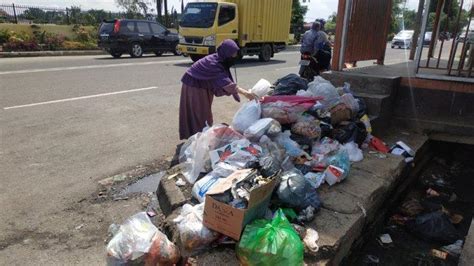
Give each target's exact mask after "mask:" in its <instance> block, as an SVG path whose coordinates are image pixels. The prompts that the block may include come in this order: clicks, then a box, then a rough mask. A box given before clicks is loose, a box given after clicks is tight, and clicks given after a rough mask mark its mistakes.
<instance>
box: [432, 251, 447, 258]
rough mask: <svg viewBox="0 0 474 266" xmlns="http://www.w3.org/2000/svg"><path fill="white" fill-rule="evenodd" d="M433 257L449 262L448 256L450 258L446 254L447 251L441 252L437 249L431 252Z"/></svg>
mask: <svg viewBox="0 0 474 266" xmlns="http://www.w3.org/2000/svg"><path fill="white" fill-rule="evenodd" d="M431 255H432V256H433V257H436V258H439V259H442V260H447V259H448V256H449V253H448V252H446V251H441V250H437V249H432V250H431Z"/></svg>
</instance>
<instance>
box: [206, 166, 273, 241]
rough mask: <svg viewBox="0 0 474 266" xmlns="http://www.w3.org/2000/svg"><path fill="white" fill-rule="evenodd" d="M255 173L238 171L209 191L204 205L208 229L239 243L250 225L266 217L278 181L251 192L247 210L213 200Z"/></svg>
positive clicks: (247, 170) (249, 170)
mask: <svg viewBox="0 0 474 266" xmlns="http://www.w3.org/2000/svg"><path fill="white" fill-rule="evenodd" d="M253 173H254V171H253V170H251V169H244V170H239V171H236V172H234V173H233V174H232V175H230V176H229V177H227V178H223V179H222V180H220V182H219V184H216V185H215V186H214V187H213V188H212V189H211V190H210V191H208V193H207V195H206V200H205V204H204V220H203V223H204V225H205V226H206V227H207V228H209V229H212V230H214V231H217V232H219V233H222V234H224V235H226V236H229V237H231V238H233V239H235V240H237V241H238V240H239V239H240V235H241V234H242V231H243V229H244V228H245V226H246V225H247V224H248V223H250V222H252V221H253V220H255V219H258V218H262V217H263V216H264V215H265V212H266V210H267V208H268V205H269V203H270V199H271V196H272V193H273V190H274V189H275V186H276V185H277V180H276V179H273V180H272V181H270V182H269V183H267V184H265V185H263V186H260V187H258V188H255V189H253V190H252V191H250V198H249V203H248V207H247V209H237V208H234V207H232V206H231V205H229V204H227V203H223V202H220V201H217V200H215V199H214V198H213V195H218V194H222V193H223V192H225V191H227V190H229V189H230V188H231V187H232V182H233V180H237V182H240V181H242V180H243V179H245V178H246V177H247V176H248V175H250V174H253Z"/></svg>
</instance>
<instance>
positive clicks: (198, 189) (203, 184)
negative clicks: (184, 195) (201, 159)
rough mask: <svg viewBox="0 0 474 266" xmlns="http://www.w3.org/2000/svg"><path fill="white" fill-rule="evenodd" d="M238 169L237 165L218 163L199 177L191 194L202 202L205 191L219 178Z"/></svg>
mask: <svg viewBox="0 0 474 266" xmlns="http://www.w3.org/2000/svg"><path fill="white" fill-rule="evenodd" d="M236 170H239V168H238V167H235V166H232V165H230V164H227V163H218V164H217V165H216V167H215V169H214V170H213V171H212V172H210V173H209V174H207V175H206V176H204V177H203V178H201V179H199V180H198V181H197V182H196V183H195V184H194V186H193V190H192V195H193V197H194V198H195V199H197V200H198V201H199V202H204V199H205V197H206V194H207V192H208V191H209V190H210V189H211V188H212V187H213V186H214V185H215V184H216V183H217V181H218V180H219V179H220V178H224V177H228V176H229V175H230V174H232V173H233V172H235V171H236Z"/></svg>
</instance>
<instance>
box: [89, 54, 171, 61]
mask: <svg viewBox="0 0 474 266" xmlns="http://www.w3.org/2000/svg"><path fill="white" fill-rule="evenodd" d="M163 57H165V58H166V57H178V56H176V55H174V54H164V55H161V56H156V55H154V54H147V55H143V56H142V57H131V56H129V55H124V56H123V57H120V58H113V57H112V56H107V57H97V58H94V59H95V60H130V59H135V60H140V59H147V58H148V59H149V58H163Z"/></svg>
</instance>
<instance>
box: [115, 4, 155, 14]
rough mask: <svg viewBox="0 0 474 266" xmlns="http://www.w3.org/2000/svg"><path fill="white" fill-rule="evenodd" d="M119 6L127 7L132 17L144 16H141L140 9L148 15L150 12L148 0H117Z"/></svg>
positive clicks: (126, 9)
mask: <svg viewBox="0 0 474 266" xmlns="http://www.w3.org/2000/svg"><path fill="white" fill-rule="evenodd" d="M115 3H116V4H117V6H119V7H121V8H123V9H125V11H126V12H127V15H128V16H131V17H143V16H140V15H139V14H141V12H140V11H143V15H144V16H146V13H147V12H148V5H149V4H150V2H148V0H115Z"/></svg>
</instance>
